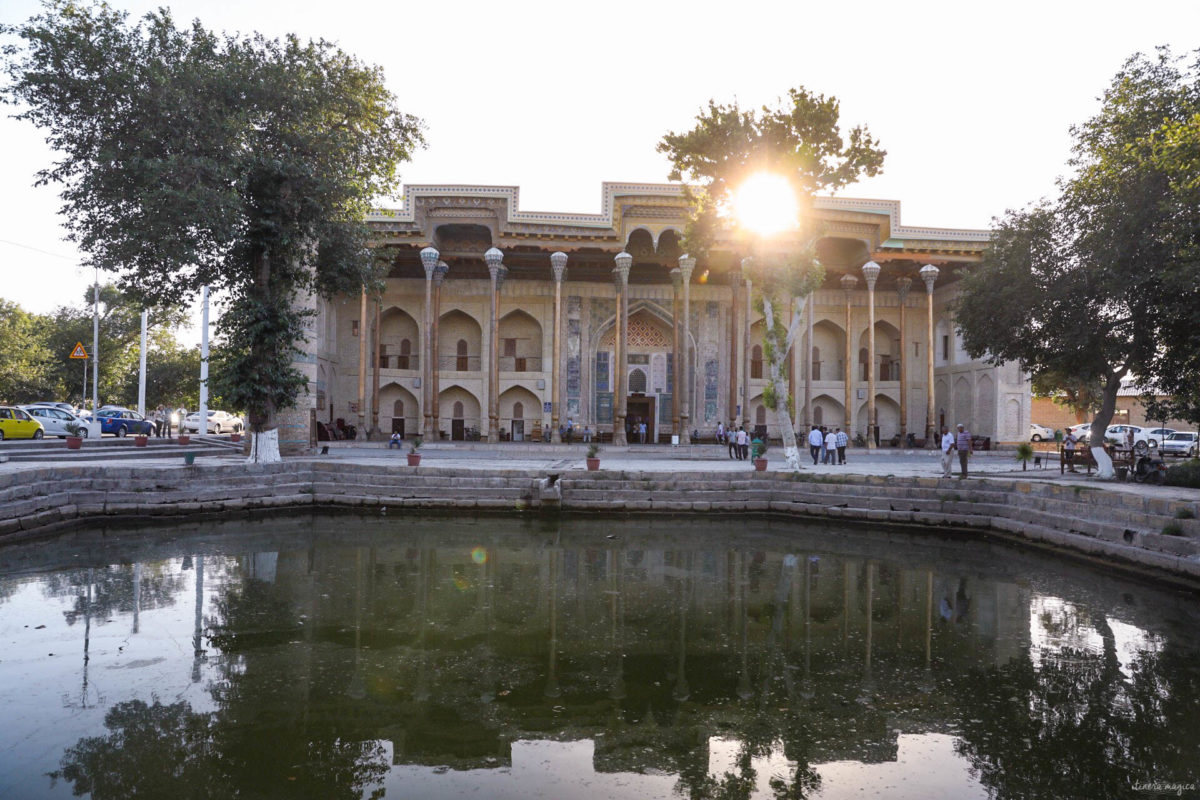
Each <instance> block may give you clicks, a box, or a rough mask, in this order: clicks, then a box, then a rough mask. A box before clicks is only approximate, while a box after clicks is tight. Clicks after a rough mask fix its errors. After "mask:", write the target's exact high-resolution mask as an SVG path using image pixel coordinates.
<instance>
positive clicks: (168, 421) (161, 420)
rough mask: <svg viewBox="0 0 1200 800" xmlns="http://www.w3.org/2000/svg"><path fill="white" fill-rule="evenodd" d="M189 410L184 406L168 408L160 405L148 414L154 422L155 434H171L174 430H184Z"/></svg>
mask: <svg viewBox="0 0 1200 800" xmlns="http://www.w3.org/2000/svg"><path fill="white" fill-rule="evenodd" d="M187 414H188V411H187V409H186V408H184V407H183V406H180V407H179V408H167V407H165V406H161V405H160V406H159V407H158V408H156V409H154V410H153V411H151V412H150V414H149V415H148V419H149V420H150V421H151V422H152V423H154V435H155V436H160V437H162V436H171V435H172V433H171V431H172V430H175V431H179V432H182V429H183V420H184V419H185V418H186V417H187Z"/></svg>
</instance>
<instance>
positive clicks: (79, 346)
mask: <svg viewBox="0 0 1200 800" xmlns="http://www.w3.org/2000/svg"><path fill="white" fill-rule="evenodd" d="M87 357H88V354H87V350H84V349H83V342H76V343H75V349H74V350H72V351H71V358H87Z"/></svg>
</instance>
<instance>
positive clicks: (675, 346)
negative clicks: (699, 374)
mask: <svg viewBox="0 0 1200 800" xmlns="http://www.w3.org/2000/svg"><path fill="white" fill-rule="evenodd" d="M682 286H683V272H682V271H680V269H679V267H675V268H674V269H672V270H671V364H672V367H671V369H672V381H673V383H674V386H672V387H671V433H672V434H674V435H676V436H679V437H680V439H679V441H681V442H682V441H683V438H682V437H683V431H682V430H681V429H680V427H679V393H680V392H681V391H683V384H682V383H680V381H679V368H680V360H679V338H680V334H679V308H680V302H679V290H680V288H681V287H682Z"/></svg>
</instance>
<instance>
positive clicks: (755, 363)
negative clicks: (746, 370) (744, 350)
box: [750, 344, 762, 378]
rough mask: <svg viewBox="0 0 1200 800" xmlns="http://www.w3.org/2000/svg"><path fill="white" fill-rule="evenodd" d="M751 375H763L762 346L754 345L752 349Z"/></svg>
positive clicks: (755, 376)
mask: <svg viewBox="0 0 1200 800" xmlns="http://www.w3.org/2000/svg"><path fill="white" fill-rule="evenodd" d="M750 377H751V378H761V377H762V346H761V345H757V344H756V345H754V349H753V350H751V351H750Z"/></svg>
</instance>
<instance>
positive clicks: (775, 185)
mask: <svg viewBox="0 0 1200 800" xmlns="http://www.w3.org/2000/svg"><path fill="white" fill-rule="evenodd" d="M733 208H734V213H735V214H736V215H737V218H738V222H739V223H741V225H742V226H743V227H745V228H748V229H750V230H752V231H754V232H755V233H757V234H759V235H760V236H770V235H771V234H775V233H779V232H781V231H785V230H787V229H788V228H793V227H795V225H796V215H797V213H798V207H797V205H796V193H795V191H794V190H793V189H792V187H791V184H789V183H788V182H787V179H786V178H784V177H783V176H781V175H774V174H772V173H770V172H758V173H755V174H754V175H751V176H750V177H749V178H747V179H746V180H745V181H743V182H742V185H741V186H739V187H738V188H737V190H736V191H735V192H734V194H733Z"/></svg>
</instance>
